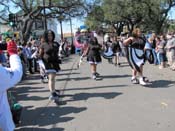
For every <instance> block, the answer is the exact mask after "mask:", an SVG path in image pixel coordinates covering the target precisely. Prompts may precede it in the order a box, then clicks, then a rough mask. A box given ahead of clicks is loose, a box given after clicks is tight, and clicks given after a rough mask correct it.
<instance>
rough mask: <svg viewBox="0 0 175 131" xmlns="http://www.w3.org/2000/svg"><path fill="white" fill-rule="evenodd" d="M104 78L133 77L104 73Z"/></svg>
mask: <svg viewBox="0 0 175 131" xmlns="http://www.w3.org/2000/svg"><path fill="white" fill-rule="evenodd" d="M102 77H103V78H104V79H106V78H107V79H111V78H124V77H131V75H102Z"/></svg>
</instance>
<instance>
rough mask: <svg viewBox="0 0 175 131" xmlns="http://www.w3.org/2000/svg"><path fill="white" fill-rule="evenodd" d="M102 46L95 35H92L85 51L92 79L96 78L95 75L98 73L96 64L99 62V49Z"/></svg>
mask: <svg viewBox="0 0 175 131" xmlns="http://www.w3.org/2000/svg"><path fill="white" fill-rule="evenodd" d="M101 48H102V46H101V45H100V44H99V43H98V41H97V38H96V37H92V38H91V40H90V42H89V46H88V51H87V61H88V62H89V64H90V68H91V73H92V79H94V80H96V79H97V77H98V76H99V75H100V74H99V73H97V65H98V64H99V63H101V61H102V59H101V53H100V50H101Z"/></svg>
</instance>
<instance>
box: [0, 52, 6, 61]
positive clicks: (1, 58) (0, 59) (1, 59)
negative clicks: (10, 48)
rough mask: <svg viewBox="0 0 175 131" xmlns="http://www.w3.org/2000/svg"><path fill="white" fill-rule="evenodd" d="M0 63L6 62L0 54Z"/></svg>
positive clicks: (2, 54)
mask: <svg viewBox="0 0 175 131" xmlns="http://www.w3.org/2000/svg"><path fill="white" fill-rule="evenodd" d="M0 62H1V63H5V62H6V57H5V55H4V53H1V54H0Z"/></svg>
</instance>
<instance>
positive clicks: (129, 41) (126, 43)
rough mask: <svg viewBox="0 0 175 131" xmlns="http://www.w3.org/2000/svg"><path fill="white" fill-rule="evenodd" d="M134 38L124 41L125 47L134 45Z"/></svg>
mask: <svg viewBox="0 0 175 131" xmlns="http://www.w3.org/2000/svg"><path fill="white" fill-rule="evenodd" d="M132 41H133V37H129V38H128V39H126V40H124V41H123V45H124V46H128V45H129V44H130V43H132Z"/></svg>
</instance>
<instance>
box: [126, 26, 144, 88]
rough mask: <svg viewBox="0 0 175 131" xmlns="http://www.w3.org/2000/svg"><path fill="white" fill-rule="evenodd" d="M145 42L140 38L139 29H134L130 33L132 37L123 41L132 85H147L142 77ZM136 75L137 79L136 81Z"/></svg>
mask: <svg viewBox="0 0 175 131" xmlns="http://www.w3.org/2000/svg"><path fill="white" fill-rule="evenodd" d="M145 42H146V40H145V39H144V38H143V37H142V34H141V31H140V29H139V28H135V29H134V30H133V32H132V36H130V37H129V38H128V39H126V40H124V45H125V46H127V50H126V52H127V59H128V62H129V65H130V66H131V68H132V78H131V81H132V83H134V84H138V83H140V84H141V85H147V82H146V81H145V80H144V77H143V65H144V62H145V54H144V47H145ZM137 73H138V75H139V79H137Z"/></svg>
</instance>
